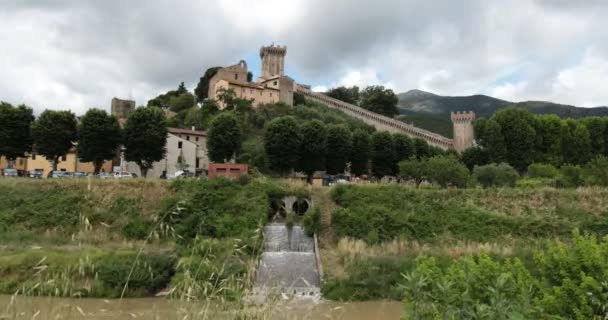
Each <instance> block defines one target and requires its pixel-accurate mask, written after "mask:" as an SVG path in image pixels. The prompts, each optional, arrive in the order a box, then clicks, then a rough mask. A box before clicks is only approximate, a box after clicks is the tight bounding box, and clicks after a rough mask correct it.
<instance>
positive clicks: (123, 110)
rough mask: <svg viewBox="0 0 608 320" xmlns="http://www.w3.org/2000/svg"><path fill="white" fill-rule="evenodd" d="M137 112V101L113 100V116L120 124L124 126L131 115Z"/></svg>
mask: <svg viewBox="0 0 608 320" xmlns="http://www.w3.org/2000/svg"><path fill="white" fill-rule="evenodd" d="M133 110H135V101H133V100H122V99H118V98H113V99H112V115H113V116H115V117H116V118H117V119H118V123H119V124H120V125H121V126H123V125H124V124H125V123H126V122H127V117H128V116H129V114H130V113H131V112H132V111H133Z"/></svg>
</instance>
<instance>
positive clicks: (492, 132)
mask: <svg viewBox="0 0 608 320" xmlns="http://www.w3.org/2000/svg"><path fill="white" fill-rule="evenodd" d="M477 128H479V129H481V128H483V130H480V133H479V134H477V131H476V132H475V133H476V136H477V137H479V140H480V144H481V146H482V147H483V148H484V150H485V151H486V152H487V153H488V156H489V157H490V162H496V163H499V162H503V161H506V155H507V148H506V146H505V138H504V136H503V134H502V129H501V127H500V124H498V122H496V121H494V120H493V119H490V120H486V121H481V122H479V123H477V125H476V130H477Z"/></svg>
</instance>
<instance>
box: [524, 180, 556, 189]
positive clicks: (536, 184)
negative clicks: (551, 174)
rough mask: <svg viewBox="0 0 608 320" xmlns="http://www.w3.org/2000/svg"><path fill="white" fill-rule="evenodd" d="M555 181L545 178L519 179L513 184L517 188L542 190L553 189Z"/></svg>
mask: <svg viewBox="0 0 608 320" xmlns="http://www.w3.org/2000/svg"><path fill="white" fill-rule="evenodd" d="M555 184H556V181H555V179H547V178H524V179H519V180H517V182H516V183H515V185H516V186H517V187H518V188H530V189H534V188H544V187H553V186H555Z"/></svg>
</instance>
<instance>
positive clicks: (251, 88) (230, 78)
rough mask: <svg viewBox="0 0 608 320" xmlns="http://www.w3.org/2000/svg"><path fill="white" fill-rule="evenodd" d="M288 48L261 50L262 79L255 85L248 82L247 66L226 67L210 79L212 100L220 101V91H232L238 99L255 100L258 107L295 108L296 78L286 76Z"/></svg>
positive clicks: (278, 47) (274, 47) (271, 47)
mask: <svg viewBox="0 0 608 320" xmlns="http://www.w3.org/2000/svg"><path fill="white" fill-rule="evenodd" d="M286 53H287V47H285V46H283V47H281V46H275V45H271V46H267V47H262V48H261V49H260V59H262V70H261V72H262V76H261V77H260V78H258V79H257V80H256V81H255V82H249V81H247V73H248V69H247V63H246V62H245V61H244V60H241V61H240V62H239V63H238V64H235V65H232V66H229V67H226V68H222V69H220V70H218V72H217V73H216V74H215V75H214V76H213V77H211V79H210V80H209V94H208V96H209V98H211V99H216V100H217V97H218V92H220V90H221V89H222V88H223V89H232V90H234V92H235V93H236V96H237V97H239V98H242V99H251V100H253V106H254V108H255V107H257V106H258V105H260V104H265V103H275V102H284V103H286V104H288V105H293V90H294V81H293V79H291V78H289V77H287V76H285V74H284V72H285V54H286Z"/></svg>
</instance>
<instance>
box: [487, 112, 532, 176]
mask: <svg viewBox="0 0 608 320" xmlns="http://www.w3.org/2000/svg"><path fill="white" fill-rule="evenodd" d="M492 120H494V121H496V123H498V124H499V125H500V131H501V133H502V135H503V137H504V144H505V147H506V148H505V149H506V151H507V153H506V160H507V162H508V163H509V164H510V165H512V166H513V167H514V168H515V169H517V170H518V171H519V172H524V171H525V170H526V168H527V167H528V165H529V164H530V163H532V160H533V157H534V142H535V139H536V132H535V131H534V127H533V124H534V120H533V118H532V114H531V113H530V112H529V111H528V110H526V109H523V108H511V109H503V110H500V111H498V112H496V114H494V116H492ZM487 130H488V129H487V128H486V131H487ZM492 161H495V159H494V158H492Z"/></svg>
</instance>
